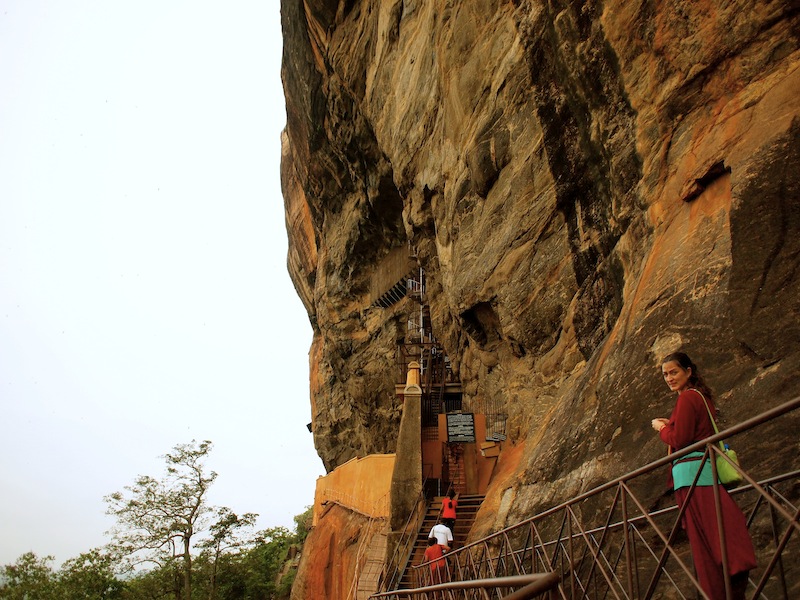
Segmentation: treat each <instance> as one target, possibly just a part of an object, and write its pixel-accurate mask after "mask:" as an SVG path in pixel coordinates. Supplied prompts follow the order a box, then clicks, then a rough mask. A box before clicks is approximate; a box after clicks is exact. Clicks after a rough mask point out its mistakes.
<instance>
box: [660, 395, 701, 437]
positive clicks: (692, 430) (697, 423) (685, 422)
mask: <svg viewBox="0 0 800 600" xmlns="http://www.w3.org/2000/svg"><path fill="white" fill-rule="evenodd" d="M699 410H703V411H705V408H703V397H702V396H701V395H700V394H699V393H698V392H696V391H695V390H686V391H685V392H682V393H681V395H680V396H678V402H677V403H676V404H675V408H674V409H673V411H672V414H671V415H670V417H669V423H667V425H666V427H664V428H663V429H662V430H661V431H660V432H659V433H658V435H659V437H660V438H661V439H662V440H663V441H664V442H665V443H666V444H669V445H670V446H671V447H672V448H674V449H676V450H680V449H681V448H685V447H686V446H688V445H690V444H692V443H693V442H696V441H699V440H701V439H703V438H704V437H705V436H704V435H699V433H700V429H701V428H702V429H705V427H701V426H702V425H704V424H705V423H704V421H708V417H706V418H705V419H702V416H703V414H702V413H700V412H699Z"/></svg>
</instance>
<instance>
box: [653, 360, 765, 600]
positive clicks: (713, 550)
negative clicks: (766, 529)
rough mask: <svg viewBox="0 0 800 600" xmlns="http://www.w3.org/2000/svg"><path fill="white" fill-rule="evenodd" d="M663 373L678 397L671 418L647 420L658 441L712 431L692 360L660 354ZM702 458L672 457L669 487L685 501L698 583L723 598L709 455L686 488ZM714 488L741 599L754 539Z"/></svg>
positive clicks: (710, 409)
mask: <svg viewBox="0 0 800 600" xmlns="http://www.w3.org/2000/svg"><path fill="white" fill-rule="evenodd" d="M661 372H662V374H663V376H664V381H665V382H666V383H667V385H668V386H669V389H671V390H672V391H673V392H676V393H677V394H678V399H677V402H676V404H675V408H674V409H673V410H672V415H670V418H669V419H664V418H656V419H653V420H652V421H651V425H652V427H653V429H655V430H656V431H657V432H658V436H659V437H660V438H661V440H662V441H663V442H664V443H665V444H668V445H669V447H670V451H675V450H680V449H681V448H685V447H686V446H690V445H691V444H694V443H695V442H698V441H700V440H703V439H705V438H707V437H709V436H711V435H714V426H713V424H712V422H711V415H712V414H714V413H715V411H716V409H715V407H714V403H713V397H712V395H711V390H710V389H709V388H708V386H707V385H706V383H705V381H704V380H703V377H702V376H701V375H700V373H699V371H698V370H697V366H696V365H695V364H694V363H693V362H692V360H691V359H690V358H689V357H688V356H687V355H686V354H684V353H683V352H675V353H673V354H670V355H669V356H667V357H666V358H665V359H664V361H663V363H662V365H661ZM702 458H703V452H692V453H690V454H688V455H687V456H685V457H683V458H681V459H680V460H676V461H674V462H673V466H672V478H673V487H674V489H675V499H676V501H677V503H678V506H679V507H682V506H684V504H686V505H687V506H686V512H685V513H684V515H683V518H682V522H681V524H682V526H683V528H684V529H685V530H686V533H687V535H688V537H689V546H690V547H691V549H692V558H693V559H694V567H695V571H696V572H697V579H698V581H699V583H700V587H701V588H702V589H703V591H704V592H705V593H706V594H707V595H708V597H709V598H711V600H723V599H724V598H725V597H726V593H725V579H724V577H723V569H722V553H721V544H720V537H719V529H718V525H717V513H716V509H715V502H714V488H713V486H714V482H713V480H712V472H711V464H710V463H709V461H708V460H706V461H705V463H704V466H703V468H702V470H701V472H700V477H699V479H698V481H697V485H696V487H695V489H694V490H692V491H691V493H689V491H690V487H691V485H692V482H693V481H694V480H695V477H696V476H697V471H698V468H699V467H700V464H701V462H703V461H702ZM712 460H713V459H712ZM718 490H719V500H720V507H721V511H722V524H723V528H724V530H725V550H726V554H727V557H728V573H729V574H730V587H731V592H732V597H733V598H734V599H740V598H741V599H743V598H744V595H745V589H746V587H747V578H748V572H749V571H750V569H753V568H755V566H756V558H755V553H754V552H753V543H752V541H751V539H750V534H749V533H748V531H747V523H746V522H745V518H744V515H743V514H742V511H741V510H740V509H739V506H738V505H737V504H736V502H735V501H734V500H733V499H732V498H731V497H730V495H729V494H728V492H727V490H726V489H725V488H724V487H722V486H721V485H719V486H718Z"/></svg>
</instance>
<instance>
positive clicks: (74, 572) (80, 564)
mask: <svg viewBox="0 0 800 600" xmlns="http://www.w3.org/2000/svg"><path fill="white" fill-rule="evenodd" d="M114 564H115V559H114V557H112V556H111V555H109V554H107V553H104V552H102V551H101V550H99V549H94V550H89V552H85V553H83V554H81V555H79V556H78V557H76V558H71V559H69V560H68V561H66V562H65V563H64V564H63V565H62V566H61V569H60V570H59V572H58V592H59V593H58V597H59V598H61V599H62V600H115V599H117V598H121V597H122V590H123V587H124V586H123V584H122V582H121V581H119V580H118V579H117V578H116V576H115V574H114Z"/></svg>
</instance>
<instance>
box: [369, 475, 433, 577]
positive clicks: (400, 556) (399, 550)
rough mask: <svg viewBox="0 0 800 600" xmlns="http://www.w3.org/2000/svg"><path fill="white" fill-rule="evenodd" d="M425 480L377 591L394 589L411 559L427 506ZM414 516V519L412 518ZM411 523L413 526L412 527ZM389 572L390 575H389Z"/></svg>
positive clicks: (385, 567)
mask: <svg viewBox="0 0 800 600" xmlns="http://www.w3.org/2000/svg"><path fill="white" fill-rule="evenodd" d="M426 482H427V478H426V479H425V480H423V482H422V490H421V491H420V493H419V496H418V497H417V502H416V504H415V505H414V510H412V511H411V513H409V515H408V518H407V519H406V522H405V524H404V525H403V533H402V535H401V536H400V539H399V540H398V541H397V545H396V546H395V549H394V552H393V553H392V557H391V558H390V559H389V561H388V562H387V563H386V564H385V565H384V568H383V571H382V572H381V576H380V578H379V581H378V589H379V590H381V591H386V590H390V589H393V588H395V587H396V586H397V585H399V583H400V579H401V578H402V576H403V572H404V571H405V569H406V565H407V564H408V561H409V560H410V559H411V552H412V551H413V549H414V541H415V540H416V536H417V533H418V531H419V528H420V525H421V524H422V521H423V520H424V519H425V511H426V510H427V508H428V504H427V502H426V500H425V484H426ZM415 516H416V519H414V517H415ZM412 523H413V525H412ZM401 561H402V564H401ZM390 571H391V574H390V573H389V572H390Z"/></svg>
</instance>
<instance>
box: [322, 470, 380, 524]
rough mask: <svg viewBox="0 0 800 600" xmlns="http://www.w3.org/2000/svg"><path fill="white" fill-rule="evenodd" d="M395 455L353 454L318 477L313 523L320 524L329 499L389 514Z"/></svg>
mask: <svg viewBox="0 0 800 600" xmlns="http://www.w3.org/2000/svg"><path fill="white" fill-rule="evenodd" d="M394 459H395V455H394V454H370V455H369V456H365V457H364V458H353V459H351V460H349V461H347V462H346V463H344V464H343V465H340V466H338V467H337V468H336V469H334V470H333V471H331V472H330V473H328V474H327V475H325V476H323V477H320V478H318V479H317V489H316V492H315V494H314V519H313V524H314V525H316V524H317V521H318V519H319V516H320V515H321V514H322V510H323V507H324V505H325V504H327V503H328V502H337V503H339V504H341V505H343V506H346V507H347V508H350V509H352V510H356V511H358V512H360V513H363V514H365V515H370V516H373V517H386V518H388V517H389V490H390V489H391V486H392V473H393V471H394Z"/></svg>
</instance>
